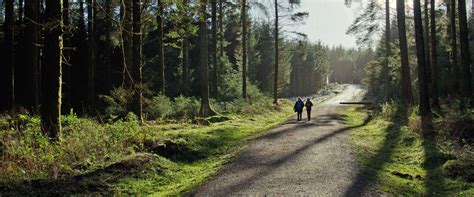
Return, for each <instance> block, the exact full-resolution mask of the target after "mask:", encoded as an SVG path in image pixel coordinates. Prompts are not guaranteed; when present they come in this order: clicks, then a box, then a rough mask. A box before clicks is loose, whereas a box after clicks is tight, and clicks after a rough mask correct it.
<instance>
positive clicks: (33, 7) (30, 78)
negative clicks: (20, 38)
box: [24, 0, 67, 113]
mask: <svg viewBox="0 0 474 197" xmlns="http://www.w3.org/2000/svg"><path fill="white" fill-rule="evenodd" d="M66 2H67V1H66ZM65 5H67V4H65ZM65 11H66V10H65ZM38 17H39V1H38V0H27V1H26V2H25V18H26V20H25V22H24V23H25V39H24V41H25V56H26V57H28V58H25V60H24V61H25V65H26V66H27V69H26V70H25V71H24V72H26V76H27V77H26V78H25V80H27V82H26V83H25V84H26V85H27V86H26V87H27V90H26V93H27V95H26V99H27V103H26V106H27V107H28V108H29V109H31V110H32V111H33V112H35V113H36V112H38V110H39V90H38V87H39V86H38V83H39V81H38V80H39V78H38V76H39V71H38V69H39V65H38V63H39V50H38V47H37V45H38V36H39V32H38V25H37V23H38V22H39V21H38Z"/></svg>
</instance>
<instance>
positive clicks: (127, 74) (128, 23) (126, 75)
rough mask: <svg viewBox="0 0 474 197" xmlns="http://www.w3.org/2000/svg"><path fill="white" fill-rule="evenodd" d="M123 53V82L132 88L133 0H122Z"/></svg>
mask: <svg viewBox="0 0 474 197" xmlns="http://www.w3.org/2000/svg"><path fill="white" fill-rule="evenodd" d="M121 12H122V13H121V16H122V24H123V29H122V53H123V84H124V85H125V86H126V87H128V88H130V87H132V85H133V79H132V75H131V72H132V67H133V66H132V65H133V59H132V56H133V55H132V51H133V50H132V0H122V3H121Z"/></svg>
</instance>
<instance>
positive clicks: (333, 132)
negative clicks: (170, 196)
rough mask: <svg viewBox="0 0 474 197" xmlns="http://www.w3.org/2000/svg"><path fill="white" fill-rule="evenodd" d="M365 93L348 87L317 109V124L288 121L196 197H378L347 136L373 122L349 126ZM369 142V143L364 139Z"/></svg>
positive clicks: (258, 141)
mask: <svg viewBox="0 0 474 197" xmlns="http://www.w3.org/2000/svg"><path fill="white" fill-rule="evenodd" d="M364 92H365V91H364V90H363V88H362V87H361V86H358V85H348V86H346V88H345V89H344V91H342V92H341V93H340V94H338V95H337V96H335V97H333V98H331V99H328V100H326V101H325V102H323V103H321V104H319V105H316V106H315V108H314V109H315V110H314V111H313V117H314V118H313V119H312V120H311V121H307V120H306V119H305V118H306V117H305V116H304V117H303V121H296V120H290V121H287V122H286V123H284V124H283V125H281V126H279V127H276V128H274V129H271V130H270V131H268V132H267V133H266V134H265V135H263V136H261V137H259V138H257V139H256V140H253V141H252V142H251V143H250V144H249V145H248V146H247V147H246V148H245V149H244V150H243V151H242V152H241V153H240V154H239V155H238V156H237V157H236V158H235V159H234V160H233V161H232V162H231V163H229V164H228V165H226V166H225V167H224V168H223V169H222V170H221V171H219V173H218V174H217V175H216V176H214V177H213V178H212V179H211V180H210V181H208V182H207V183H206V184H204V185H203V186H202V187H200V188H198V189H196V190H195V191H193V192H192V193H189V195H197V196H209V195H212V196H227V195H229V194H232V195H240V196H242V195H243V196H246V195H251V196H267V195H271V196H286V195H291V196H293V195H296V196H301V195H311V196H312V195H318V196H341V195H346V196H354V195H355V196H358V195H364V196H380V195H384V194H383V193H381V192H379V191H378V190H377V188H376V186H375V185H374V183H373V182H369V181H368V179H367V176H366V174H364V173H362V174H361V173H360V172H363V171H362V170H363V168H362V166H361V165H360V164H359V162H358V160H357V157H356V152H355V149H354V146H353V144H352V143H351V140H350V138H349V133H350V131H352V130H353V129H355V128H358V127H363V126H364V125H366V124H367V123H368V122H369V121H370V117H366V119H365V121H362V122H361V123H359V124H358V125H353V126H347V125H345V124H344V122H345V121H346V119H347V116H346V115H344V113H345V110H347V106H345V107H344V106H342V105H340V104H339V102H341V101H356V100H359V99H361V98H362V96H363V94H364ZM366 140H367V139H366Z"/></svg>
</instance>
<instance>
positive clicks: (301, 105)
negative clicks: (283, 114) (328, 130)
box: [293, 97, 304, 121]
mask: <svg viewBox="0 0 474 197" xmlns="http://www.w3.org/2000/svg"><path fill="white" fill-rule="evenodd" d="M303 108H304V103H303V100H301V97H298V100H297V101H296V103H295V106H294V107H293V109H294V110H295V112H296V114H297V115H296V116H297V117H296V119H297V120H298V121H300V120H301V119H303Z"/></svg>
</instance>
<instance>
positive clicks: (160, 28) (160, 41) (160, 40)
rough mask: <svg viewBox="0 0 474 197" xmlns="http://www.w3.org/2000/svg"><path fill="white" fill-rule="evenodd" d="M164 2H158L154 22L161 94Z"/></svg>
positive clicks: (163, 51) (163, 73) (163, 61)
mask: <svg viewBox="0 0 474 197" xmlns="http://www.w3.org/2000/svg"><path fill="white" fill-rule="evenodd" d="M163 4H164V1H163V0H158V14H157V16H156V21H157V25H158V48H159V49H158V74H159V77H158V91H159V92H160V93H161V94H165V54H164V53H165V49H164V48H165V47H164V44H163V39H164V35H163V31H164V30H163V13H164V5H163Z"/></svg>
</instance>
